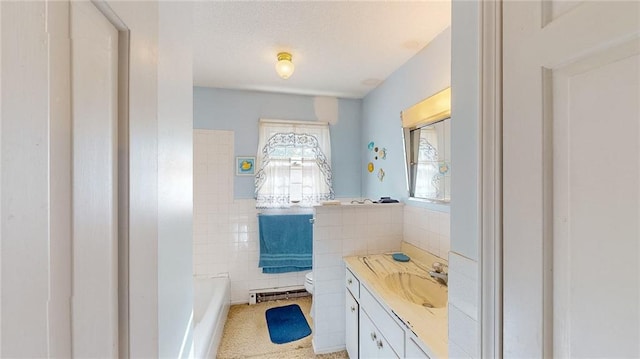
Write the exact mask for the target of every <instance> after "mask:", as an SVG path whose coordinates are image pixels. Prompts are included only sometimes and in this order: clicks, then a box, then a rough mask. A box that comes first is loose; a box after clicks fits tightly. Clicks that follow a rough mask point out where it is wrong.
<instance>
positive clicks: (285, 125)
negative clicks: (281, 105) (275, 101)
mask: <svg viewBox="0 0 640 359" xmlns="http://www.w3.org/2000/svg"><path fill="white" fill-rule="evenodd" d="M256 168H257V172H256V182H255V185H256V207H258V208H287V207H290V206H291V204H299V205H300V206H303V207H310V206H313V205H316V204H319V203H320V202H322V201H326V200H330V199H334V198H335V195H334V193H333V186H332V173H331V141H330V137H329V125H328V124H326V123H314V122H309V123H308V124H307V123H304V122H302V123H301V122H287V121H272V120H260V128H259V139H258V154H257V157H256Z"/></svg>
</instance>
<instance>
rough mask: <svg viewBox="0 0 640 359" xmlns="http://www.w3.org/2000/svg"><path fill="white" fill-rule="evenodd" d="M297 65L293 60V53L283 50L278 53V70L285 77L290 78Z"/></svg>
mask: <svg viewBox="0 0 640 359" xmlns="http://www.w3.org/2000/svg"><path fill="white" fill-rule="evenodd" d="M293 70H295V66H293V62H291V54H290V53H288V52H281V53H279V54H278V62H276V72H277V73H278V75H279V76H280V77H282V78H283V79H285V80H286V79H288V78H289V77H290V76H291V74H293Z"/></svg>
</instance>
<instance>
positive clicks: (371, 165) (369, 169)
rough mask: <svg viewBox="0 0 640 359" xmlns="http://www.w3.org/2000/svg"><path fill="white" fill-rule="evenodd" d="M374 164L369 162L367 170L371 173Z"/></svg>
mask: <svg viewBox="0 0 640 359" xmlns="http://www.w3.org/2000/svg"><path fill="white" fill-rule="evenodd" d="M374 169H375V168H374V166H373V163H372V162H369V164H368V165H367V170H368V171H369V173H372V172H373V170H374Z"/></svg>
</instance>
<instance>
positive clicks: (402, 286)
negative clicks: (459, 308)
mask: <svg viewBox="0 0 640 359" xmlns="http://www.w3.org/2000/svg"><path fill="white" fill-rule="evenodd" d="M384 282H385V285H386V287H387V288H388V289H389V290H390V291H391V292H392V293H393V294H394V295H396V296H398V297H401V298H402V299H405V300H407V301H409V302H411V303H414V304H417V305H421V306H423V307H427V308H442V307H444V306H446V305H447V290H446V287H444V286H442V285H440V284H438V283H436V282H434V281H432V280H430V279H428V278H427V277H423V276H420V275H417V274H411V273H392V274H389V275H388V276H386V277H385V278H384Z"/></svg>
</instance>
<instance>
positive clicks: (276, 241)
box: [258, 214, 313, 273]
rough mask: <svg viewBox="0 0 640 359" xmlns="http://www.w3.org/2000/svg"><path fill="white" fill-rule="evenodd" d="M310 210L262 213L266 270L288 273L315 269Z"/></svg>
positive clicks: (262, 239) (262, 247) (262, 260)
mask: <svg viewBox="0 0 640 359" xmlns="http://www.w3.org/2000/svg"><path fill="white" fill-rule="evenodd" d="M312 217H313V216H312V215H310V214H295V215H260V216H258V224H259V231H260V263H259V264H258V267H261V268H262V273H287V272H299V271H304V270H310V269H311V263H312V257H311V248H312V246H313V243H312V236H313V229H312V226H311V222H310V221H309V220H310V219H311V218H312Z"/></svg>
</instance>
